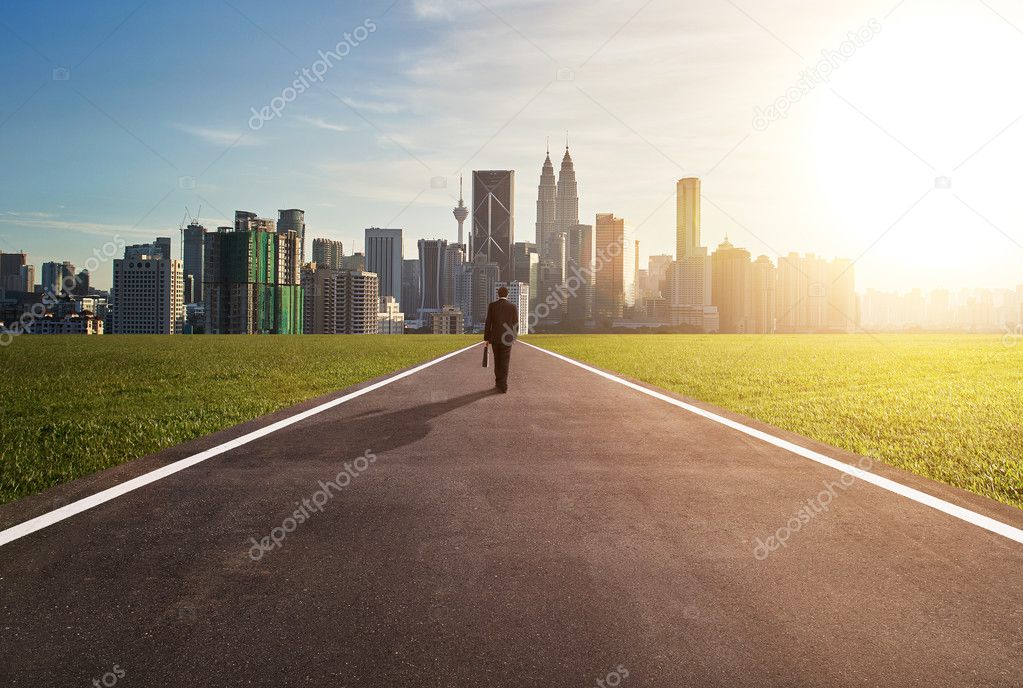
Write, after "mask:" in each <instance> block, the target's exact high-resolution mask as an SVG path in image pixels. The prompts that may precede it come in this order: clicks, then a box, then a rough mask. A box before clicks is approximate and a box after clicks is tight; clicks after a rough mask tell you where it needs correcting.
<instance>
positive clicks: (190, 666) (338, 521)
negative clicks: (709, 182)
mask: <svg viewBox="0 0 1023 688" xmlns="http://www.w3.org/2000/svg"><path fill="white" fill-rule="evenodd" d="M480 353H481V352H480V349H479V348H474V349H471V350H469V351H466V352H464V353H460V354H458V355H455V356H453V357H450V358H448V359H446V360H444V361H441V362H439V363H437V364H435V365H431V366H429V367H427V368H425V369H423V370H420V371H418V372H415V373H414V374H411V375H408V376H406V377H404V378H402V379H399V380H397V381H395V382H393V383H390V384H387V385H385V386H382V387H380V388H379V389H374V390H373V391H370V392H368V393H365V394H363V395H362V396H358V397H357V398H353V399H350V400H348V401H346V402H345V403H340V404H338V405H336V406H334V407H332V408H329V409H327V410H324V411H322V412H320V413H317V414H315V415H312V416H310V417H308V418H305V419H304V420H301V421H300V422H296V423H292V424H290V425H286V426H285V427H282V428H280V429H277V430H276V431H275V432H272V433H269V434H267V435H266V436H264V437H261V438H259V439H257V440H254V441H251V442H248V443H247V444H244V445H242V446H239V447H236V448H233V449H230V450H228V451H225V452H223V453H220V454H219V455H217V456H214V457H212V458H209V459H208V460H206V461H203V462H201V463H197V464H195V465H193V466H191V467H189V468H187V469H185V470H180V471H178V472H175V473H173V474H170V475H167V476H166V477H163V478H162V479H159V480H155V481H154V482H151V483H150V484H147V485H144V486H142V487H140V488H139V489H135V490H132V491H130V492H127V493H126V494H123V495H121V496H118V497H117V498H115V499H111V500H109V501H106V502H104V503H102V504H99V505H98V506H95V507H94V508H92V509H89V510H88V511H84V512H82V513H79V514H77V515H74V516H71V517H69V518H66V519H64V520H60V521H58V522H55V523H53V524H52V525H49V526H48V527H45V528H42V529H40V530H37V531H36V532H32V533H29V534H27V535H25V536H24V537H19V538H18V539H15V540H14V541H12V542H9V543H8V544H5V545H3V546H2V547H0V631H2V638H0V651H2V658H0V685H5V686H6V685H11V686H89V685H107V686H110V685H115V684H116V685H121V686H124V687H126V688H127V687H129V686H161V687H172V686H196V685H204V686H207V685H208V686H262V685H265V686H303V685H310V686H381V687H384V686H387V687H393V686H544V687H545V688H546V687H560V686H580V687H581V688H583V687H587V686H612V687H615V686H618V685H622V686H626V687H628V686H637V687H638V686H671V687H676V686H718V685H720V686H739V685H742V686H746V685H749V686H759V685H765V686H768V685H771V686H797V685H806V686H903V685H906V686H909V685H919V686H994V685H1004V686H1015V685H1020V684H1021V683H1023V544H1020V543H1018V542H1015V541H1013V540H1011V539H1009V538H1007V537H1004V536H1002V535H999V534H998V533H995V532H991V531H990V530H985V529H983V528H981V527H978V526H977V525H975V524H974V523H971V522H968V521H966V520H963V519H961V518H956V517H954V516H951V515H949V514H947V513H942V512H941V511H938V510H935V509H933V508H930V507H928V506H926V505H924V504H921V503H919V502H918V501H915V500H913V499H909V498H906V497H904V496H902V495H899V494H896V493H893V492H892V491H890V490H886V489H882V488H880V487H878V486H877V485H874V484H870V483H868V482H866V481H864V480H853V479H851V478H849V477H847V478H845V479H844V482H842V481H840V479H841V478H842V473H841V472H840V471H837V470H835V469H834V468H831V467H828V466H825V465H821V464H820V463H817V462H815V461H811V460H808V459H807V458H805V457H803V456H799V455H797V454H795V453H793V452H792V451H788V450H786V449H784V448H782V447H779V446H775V445H773V444H770V443H768V442H765V441H761V440H760V439H757V438H755V437H751V436H750V435H748V434H744V433H742V432H738V431H736V430H735V429H733V428H730V427H726V426H725V425H722V424H721V423H719V422H715V421H714V420H712V419H708V418H705V417H701V416H699V415H696V414H694V413H691V412H688V411H686V410H684V409H680V408H677V407H676V406H673V405H671V404H670V403H665V401H663V400H660V399H657V398H653V397H651V396H648V395H646V394H643V393H641V392H639V391H636V390H635V389H630V388H629V387H627V386H624V385H622V384H619V383H618V382H616V381H614V380H610V379H607V378H604V377H601V376H599V375H597V374H594V373H593V372H591V371H587V370H584V369H581V368H579V367H577V366H574V365H572V364H570V363H568V362H565V361H562V360H559V359H557V358H555V357H553V356H550V355H548V354H547V353H544V352H541V351H539V350H536V349H531V348H528V347H526V346H523V345H518V346H516V347H515V351H514V353H513V357H512V373H511V378H510V383H511V390H510V392H509V393H508V394H507V395H501V394H494V393H493V391H492V390H491V386H492V384H493V378H492V372H491V371H488V370H483V369H481V368H480V366H479V359H480ZM348 391H351V390H348ZM342 394H343V393H338V394H337V395H333V397H332V398H339V397H341V396H342ZM670 396H673V395H670ZM323 402H324V399H320V400H316V401H312V402H309V403H307V404H303V405H302V406H301V407H298V408H297V409H289V410H287V411H284V412H282V413H279V414H276V415H274V416H272V417H270V418H265V419H259V420H257V421H253V422H252V423H248V424H245V425H244V426H240V427H238V428H233V429H230V430H227V431H224V432H222V433H217V434H216V435H213V436H211V437H207V438H204V439H202V440H198V441H195V442H191V443H188V444H186V445H182V446H180V447H175V448H173V449H170V450H168V451H165V452H162V453H160V454H157V455H155V456H151V457H146V458H144V459H140V460H138V461H135V462H132V463H130V464H126V465H124V466H121V467H118V468H116V469H113V470H111V471H107V472H104V473H102V474H99V475H97V476H92V477H90V478H86V479H83V480H80V481H76V482H75V483H72V484H70V485H66V486H62V487H60V488H56V489H54V490H50V491H48V492H46V493H44V494H42V495H37V496H35V497H32V498H29V499H25V500H21V501H19V502H16V503H14V504H9V505H6V506H5V507H3V508H2V509H0V528H9V527H11V526H14V525H16V524H17V523H20V522H24V521H26V520H28V519H30V518H33V517H36V516H40V515H44V514H46V513H48V512H50V511H52V510H53V509H55V508H57V507H60V506H62V505H66V504H73V503H75V501H76V500H79V499H82V498H84V497H87V496H88V495H92V494H96V493H98V492H100V491H101V490H103V489H106V488H109V487H111V486H114V485H118V484H124V483H125V481H127V480H129V479H131V478H134V477H135V476H140V475H145V474H148V473H149V472H151V471H153V470H155V469H158V468H159V467H161V466H168V465H173V462H175V461H178V460H181V459H184V458H186V457H189V456H193V455H195V454H197V453H198V452H201V451H203V450H206V449H209V448H211V447H217V446H219V445H222V444H223V443H225V442H228V441H231V440H232V439H235V438H238V437H241V436H243V435H245V434H246V433H248V432H250V431H252V430H254V429H259V428H265V427H267V426H269V425H270V424H271V423H273V422H275V421H279V420H281V419H285V418H288V417H290V416H293V415H294V414H295V413H297V412H298V411H301V410H308V409H313V408H316V407H317V406H318V405H319V404H322V403H323ZM704 408H707V407H704ZM718 413H721V415H723V416H725V417H727V418H732V419H737V420H739V421H741V422H743V423H745V424H746V425H748V426H751V427H753V428H755V429H759V430H763V431H768V432H769V433H771V434H772V436H776V437H779V438H782V439H785V440H789V441H792V442H794V443H796V444H798V445H800V446H803V447H807V448H810V449H813V450H815V451H818V452H821V453H823V454H826V455H827V456H830V457H834V458H836V459H838V460H840V461H843V462H847V463H851V464H855V463H856V462H857V461H858V460H859V457H856V456H853V455H850V454H847V453H844V452H842V451H839V450H837V449H833V448H830V447H825V446H822V445H819V444H817V443H813V442H810V441H808V440H806V439H803V438H799V437H797V436H794V435H791V434H788V433H784V432H782V431H779V430H776V429H774V428H770V427H769V426H766V425H763V424H759V423H755V422H753V421H750V420H748V419H742V418H739V417H738V416H734V415H731V414H727V413H724V412H718ZM346 463H347V467H346ZM873 470H874V471H875V472H876V473H880V474H882V475H884V476H886V477H888V478H891V479H893V480H896V481H898V482H899V483H900V484H904V485H907V486H910V487H913V488H916V489H919V490H922V491H923V492H926V493H928V494H931V495H935V496H937V497H939V498H941V499H943V500H947V501H948V502H950V503H952V504H955V505H958V506H962V507H965V508H967V509H969V510H970V512H972V513H975V514H979V515H981V516H986V517H990V518H993V519H996V520H997V521H998V522H1000V523H1003V524H1006V525H1008V526H1011V527H1015V528H1019V527H1021V526H1023V517H1021V516H1023V512H1020V511H1019V510H1017V509H1013V508H1010V507H1006V506H1003V505H999V504H996V503H994V502H991V501H989V500H986V499H983V498H980V497H976V496H974V495H969V494H967V493H965V492H961V491H959V490H955V489H953V488H949V487H945V486H942V485H939V484H937V483H933V482H930V481H927V480H924V479H921V478H917V477H914V476H910V475H908V474H905V473H902V472H900V471H895V470H892V469H888V468H885V467H881V466H875V467H874V469H873ZM331 482H333V485H331V484H330V483H331ZM847 483H848V484H847ZM825 495H829V496H825ZM296 512H298V513H296ZM300 515H301V516H302V518H301V519H299V516H300ZM793 519H795V520H793ZM300 521H301V522H300ZM771 538H773V539H771ZM93 681H98V683H96V684H94V683H93Z"/></svg>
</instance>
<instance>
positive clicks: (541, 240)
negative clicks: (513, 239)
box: [502, 151, 562, 295]
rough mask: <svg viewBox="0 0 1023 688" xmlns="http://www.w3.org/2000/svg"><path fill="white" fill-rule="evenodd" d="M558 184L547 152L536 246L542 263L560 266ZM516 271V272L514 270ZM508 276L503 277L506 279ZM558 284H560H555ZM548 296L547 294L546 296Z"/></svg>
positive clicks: (539, 203) (541, 177) (539, 194)
mask: <svg viewBox="0 0 1023 688" xmlns="http://www.w3.org/2000/svg"><path fill="white" fill-rule="evenodd" d="M557 209H558V182H557V179H556V178H555V176H554V164H553V163H551V153H550V151H547V157H546V158H544V161H543V166H542V168H541V170H540V185H539V186H538V187H537V199H536V245H537V246H538V247H539V250H540V262H541V263H543V262H547V261H550V262H551V263H554V264H560V263H561V260H562V257H561V255H560V252H559V246H558V243H557V242H556V241H555V237H557ZM513 271H514V270H513ZM506 277H507V276H502V278H506ZM554 284H558V282H554ZM545 295H546V294H545Z"/></svg>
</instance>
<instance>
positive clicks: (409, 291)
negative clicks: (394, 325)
mask: <svg viewBox="0 0 1023 688" xmlns="http://www.w3.org/2000/svg"><path fill="white" fill-rule="evenodd" d="M419 303H420V297H419V259H418V258H406V259H405V260H403V261H401V298H400V299H398V304H399V306H400V305H401V304H405V305H404V306H402V308H403V309H405V317H406V319H408V320H416V319H418V318H419Z"/></svg>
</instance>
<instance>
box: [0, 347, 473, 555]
mask: <svg viewBox="0 0 1023 688" xmlns="http://www.w3.org/2000/svg"><path fill="white" fill-rule="evenodd" d="M475 346H479V343H476V344H473V345H471V346H467V347H465V348H463V349H459V350H458V351H452V352H451V353H449V354H444V355H443V356H441V357H440V358H435V359H433V360H431V361H427V362H426V363H423V364H422V365H418V366H416V367H415V368H411V369H409V370H406V371H404V372H401V373H398V374H397V375H395V376H393V377H389V378H387V379H385V380H381V381H380V382H374V383H373V384H372V385H369V386H368V387H363V388H362V389H359V390H356V391H354V392H352V393H351V394H346V395H344V396H342V397H338V398H337V399H332V400H330V401H328V402H325V403H323V404H320V405H319V406H315V407H313V408H311V409H309V410H307V411H302V412H301V413H296V414H295V415H294V416H290V417H288V418H285V419H283V420H279V421H277V422H276V423H271V424H270V425H267V426H266V427H265V428H260V429H259V430H253V431H252V432H250V433H248V434H245V435H242V436H241V437H238V438H236V439H233V440H231V441H229V442H225V443H223V444H219V445H217V446H216V447H213V448H212V449H207V450H206V451H204V452H200V453H198V454H193V455H192V456H189V457H188V458H185V459H180V460H179V461H175V462H173V463H169V464H167V465H166V466H163V467H161V468H157V469H156V470H155V471H151V472H149V473H145V474H143V475H140V476H138V477H137V478H132V479H131V480H127V481H125V482H123V483H121V484H120V485H115V486H114V487H111V488H108V489H106V490H103V491H102V492H97V493H96V494H94V495H91V496H89V497H85V498H83V499H79V500H78V501H76V502H72V503H71V504H68V505H66V506H62V507H61V508H59V509H54V510H53V511H51V512H49V513H46V514H43V515H42V516H36V517H35V518H33V519H30V520H28V521H25V522H24V523H19V524H18V525H16V526H11V527H10V528H8V529H6V530H2V531H0V547H3V546H4V545H6V544H7V543H9V542H13V541H14V540H17V539H19V538H23V537H25V536H26V535H30V534H31V533H34V532H36V531H37V530H42V529H43V528H46V527H48V526H52V525H53V524H54V523H59V522H60V521H63V520H64V519H66V518H71V517H72V516H74V515H75V514H80V513H82V512H83V511H87V510H88V509H91V508H93V507H95V506H99V505H100V504H103V503H104V502H109V501H110V500H112V499H116V498H118V497H120V496H121V495H123V494H127V493H128V492H132V491H133V490H137V489H139V488H140V487H144V486H146V485H148V484H149V483H154V482H156V481H157V480H160V479H162V478H166V477H167V476H168V475H174V474H175V473H177V472H178V471H183V470H185V469H186V468H189V467H191V466H194V465H196V464H197V463H202V462H203V461H206V460H207V459H212V458H213V457H214V456H218V455H220V454H223V453H224V452H228V451H231V450H232V449H237V448H238V447H241V446H243V445H246V444H248V443H250V442H254V441H255V440H258V439H260V438H262V437H266V436H267V435H270V434H272V433H275V432H277V431H278V430H281V429H283V428H286V427H288V426H289V425H294V424H295V423H298V422H301V421H303V420H305V419H306V418H310V417H312V416H315V415H317V414H319V413H323V412H324V411H328V410H330V409H332V408H334V407H335V406H340V405H341V404H343V403H345V402H347V401H351V400H352V399H355V398H356V397H361V396H362V395H363V394H369V393H370V392H372V391H373V390H376V389H380V388H381V387H385V386H387V385H389V384H391V383H392V382H397V381H398V380H401V379H403V378H406V377H408V376H410V375H415V374H416V373H418V372H419V371H421V370H424V369H426V368H429V367H430V366H432V365H436V364H438V363H440V362H441V361H445V360H447V359H449V358H451V357H452V356H457V355H458V354H460V353H462V352H464V351H468V350H469V349H471V348H473V347H475Z"/></svg>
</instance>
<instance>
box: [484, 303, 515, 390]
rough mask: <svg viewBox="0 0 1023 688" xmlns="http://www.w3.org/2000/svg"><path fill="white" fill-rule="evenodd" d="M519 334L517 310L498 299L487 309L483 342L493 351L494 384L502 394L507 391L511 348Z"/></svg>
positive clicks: (511, 304) (512, 305)
mask: <svg viewBox="0 0 1023 688" xmlns="http://www.w3.org/2000/svg"><path fill="white" fill-rule="evenodd" d="M518 333H519V309H518V308H516V307H515V304H513V303H512V302H511V301H509V300H508V299H498V300H497V301H494V302H493V303H492V304H490V305H489V306H488V307H487V324H486V326H485V327H484V328H483V340H484V341H486V342H490V346H491V348H492V349H493V350H494V382H495V383H496V386H497V388H498V389H500V390H501V391H502V392H504V391H507V390H508V363H509V361H511V347H512V343H513V342H514V341H515V337H516V336H517V335H518Z"/></svg>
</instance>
